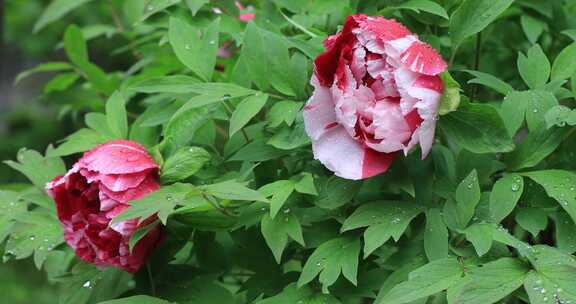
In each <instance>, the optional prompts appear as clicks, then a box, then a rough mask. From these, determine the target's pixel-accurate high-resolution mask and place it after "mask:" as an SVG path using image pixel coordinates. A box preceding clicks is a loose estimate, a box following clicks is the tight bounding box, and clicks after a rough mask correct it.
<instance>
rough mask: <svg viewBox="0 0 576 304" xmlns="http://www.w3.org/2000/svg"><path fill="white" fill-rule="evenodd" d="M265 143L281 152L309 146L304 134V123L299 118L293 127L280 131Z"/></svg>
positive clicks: (307, 138)
mask: <svg viewBox="0 0 576 304" xmlns="http://www.w3.org/2000/svg"><path fill="white" fill-rule="evenodd" d="M266 143H267V144H269V145H271V146H273V147H275V148H278V149H281V150H293V149H297V148H300V147H303V146H305V145H309V144H310V138H309V137H308V136H307V134H306V129H305V127H304V122H303V121H302V119H300V118H299V119H298V122H297V123H295V124H294V126H292V127H291V128H290V127H284V128H282V129H280V130H279V131H278V132H277V133H276V134H274V135H273V136H272V137H271V138H270V140H268V141H267V142H266Z"/></svg>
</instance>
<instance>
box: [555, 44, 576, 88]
mask: <svg viewBox="0 0 576 304" xmlns="http://www.w3.org/2000/svg"><path fill="white" fill-rule="evenodd" d="M574 73H576V42H574V43H572V44H570V45H569V46H567V47H566V48H564V49H563V50H562V51H561V52H560V54H558V57H556V59H555V60H554V64H552V80H564V79H568V78H570V77H571V76H572V75H574Z"/></svg>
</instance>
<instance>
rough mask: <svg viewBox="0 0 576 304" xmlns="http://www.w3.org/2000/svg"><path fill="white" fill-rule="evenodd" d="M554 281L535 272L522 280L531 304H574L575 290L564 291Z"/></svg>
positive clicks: (575, 298)
mask: <svg viewBox="0 0 576 304" xmlns="http://www.w3.org/2000/svg"><path fill="white" fill-rule="evenodd" d="M555 281H556V280H554V279H551V278H549V277H548V276H546V275H543V274H540V273H538V272H536V271H531V272H530V273H529V274H528V275H527V276H526V279H525V280H524V289H526V292H527V293H528V297H529V299H530V303H531V304H547V303H574V301H576V290H574V288H571V289H569V290H567V291H566V290H564V289H562V288H561V287H559V285H558V284H557V283H556V282H555Z"/></svg>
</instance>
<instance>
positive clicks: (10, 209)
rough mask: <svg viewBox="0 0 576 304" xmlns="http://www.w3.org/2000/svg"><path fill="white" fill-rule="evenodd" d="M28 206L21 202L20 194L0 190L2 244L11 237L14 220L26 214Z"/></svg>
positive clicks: (0, 238) (0, 239) (0, 235)
mask: <svg viewBox="0 0 576 304" xmlns="http://www.w3.org/2000/svg"><path fill="white" fill-rule="evenodd" d="M27 209H28V205H27V204H26V202H25V201H22V200H21V197H20V194H19V193H18V192H14V191H9V190H0V243H3V242H4V239H5V238H6V237H7V236H9V234H10V233H11V232H12V228H13V226H14V220H15V219H16V218H18V217H19V216H20V215H21V214H23V213H26V212H27V211H28V210H27Z"/></svg>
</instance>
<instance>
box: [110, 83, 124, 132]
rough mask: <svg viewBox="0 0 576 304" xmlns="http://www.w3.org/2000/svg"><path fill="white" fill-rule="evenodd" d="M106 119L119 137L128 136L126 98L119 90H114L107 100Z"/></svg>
mask: <svg viewBox="0 0 576 304" xmlns="http://www.w3.org/2000/svg"><path fill="white" fill-rule="evenodd" d="M106 119H107V120H108V127H109V128H110V131H112V133H113V134H114V135H115V136H116V137H117V138H127V137H128V118H127V115H126V100H125V99H124V96H122V94H121V93H120V92H118V91H116V92H114V94H112V96H110V98H109V99H108V101H107V102H106Z"/></svg>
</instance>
